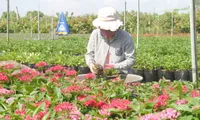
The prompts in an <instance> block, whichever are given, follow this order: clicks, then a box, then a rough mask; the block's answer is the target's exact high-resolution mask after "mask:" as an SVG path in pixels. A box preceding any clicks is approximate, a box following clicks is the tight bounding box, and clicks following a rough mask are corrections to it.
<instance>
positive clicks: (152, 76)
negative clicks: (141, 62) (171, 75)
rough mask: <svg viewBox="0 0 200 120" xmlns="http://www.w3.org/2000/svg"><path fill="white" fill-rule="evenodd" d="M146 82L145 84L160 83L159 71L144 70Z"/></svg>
mask: <svg viewBox="0 0 200 120" xmlns="http://www.w3.org/2000/svg"><path fill="white" fill-rule="evenodd" d="M144 81H145V82H152V81H158V70H157V69H154V70H144Z"/></svg>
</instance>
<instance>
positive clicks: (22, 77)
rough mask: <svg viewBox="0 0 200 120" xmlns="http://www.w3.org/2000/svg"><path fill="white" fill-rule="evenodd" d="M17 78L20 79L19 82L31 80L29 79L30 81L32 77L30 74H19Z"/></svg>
mask: <svg viewBox="0 0 200 120" xmlns="http://www.w3.org/2000/svg"><path fill="white" fill-rule="evenodd" d="M19 80H20V81H21V82H31V81H32V78H31V76H28V75H24V76H21V77H20V78H19Z"/></svg>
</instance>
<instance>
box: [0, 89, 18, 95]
mask: <svg viewBox="0 0 200 120" xmlns="http://www.w3.org/2000/svg"><path fill="white" fill-rule="evenodd" d="M11 94H15V91H13V90H7V89H4V88H0V96H5V95H11Z"/></svg>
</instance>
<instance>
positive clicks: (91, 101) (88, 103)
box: [84, 100, 97, 107]
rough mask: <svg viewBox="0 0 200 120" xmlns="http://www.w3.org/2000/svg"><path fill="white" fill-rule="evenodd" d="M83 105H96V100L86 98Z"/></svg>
mask: <svg viewBox="0 0 200 120" xmlns="http://www.w3.org/2000/svg"><path fill="white" fill-rule="evenodd" d="M84 105H85V106H86V107H96V105H97V101H96V100H87V101H86V102H85V103H84Z"/></svg>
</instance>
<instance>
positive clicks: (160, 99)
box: [154, 93, 169, 108]
mask: <svg viewBox="0 0 200 120" xmlns="http://www.w3.org/2000/svg"><path fill="white" fill-rule="evenodd" d="M168 98H169V95H168V94H166V93H165V94H162V95H160V96H159V97H158V98H157V102H156V103H155V104H154V108H160V107H163V106H166V105H167V99H168Z"/></svg>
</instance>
